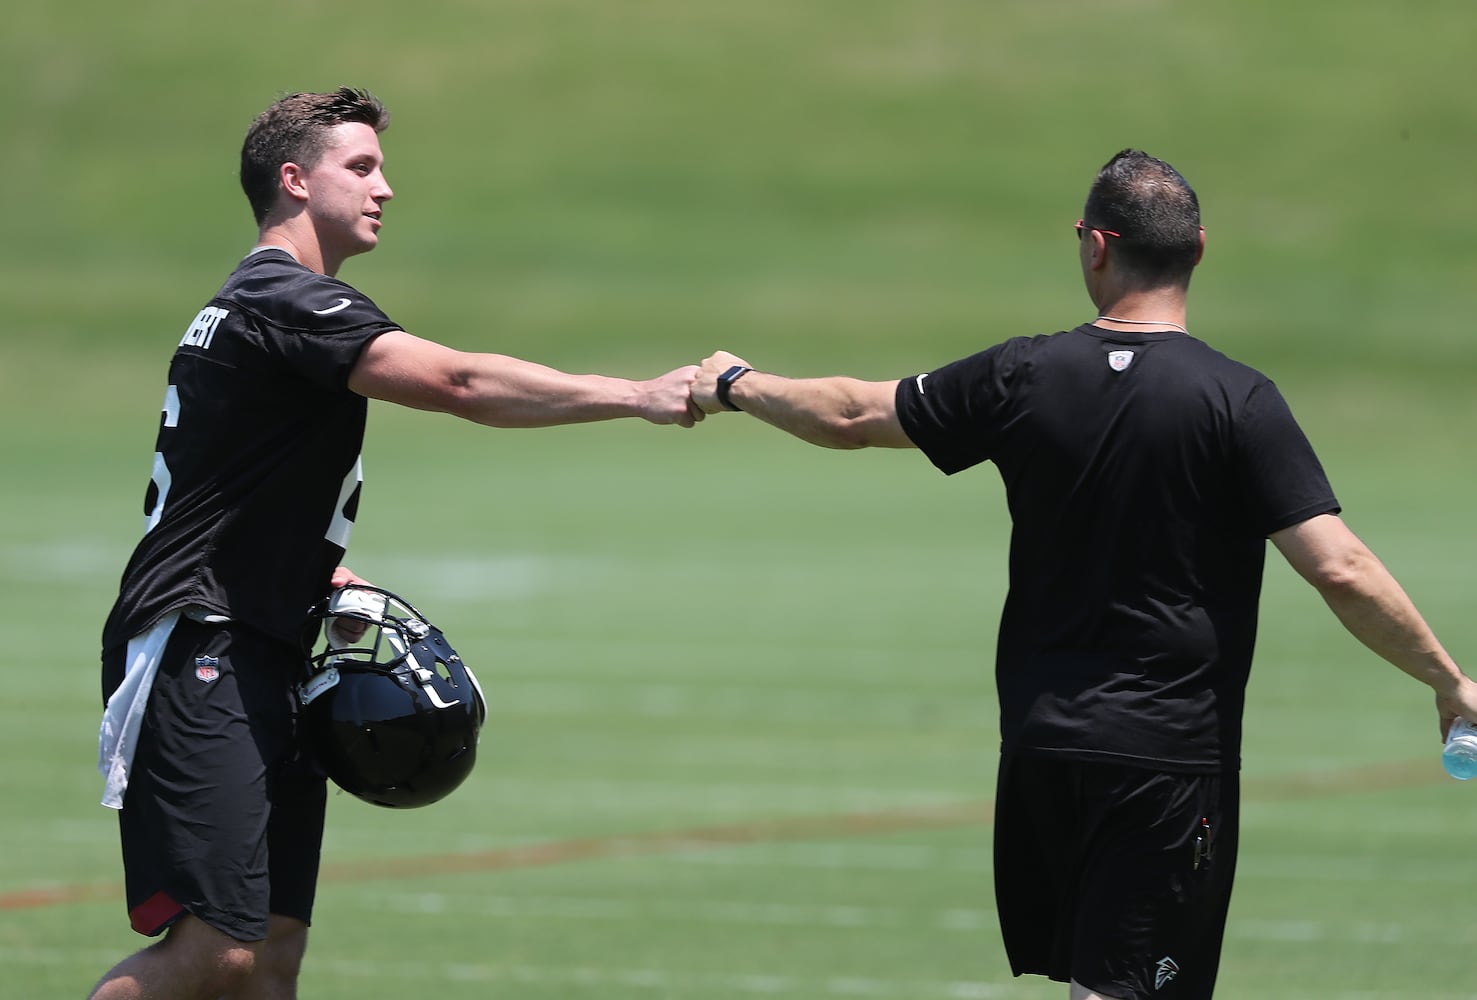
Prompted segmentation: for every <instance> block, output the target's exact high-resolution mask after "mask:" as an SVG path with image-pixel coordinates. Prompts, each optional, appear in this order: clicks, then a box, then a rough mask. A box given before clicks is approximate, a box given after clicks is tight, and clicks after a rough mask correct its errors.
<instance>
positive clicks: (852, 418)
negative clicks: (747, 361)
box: [729, 371, 912, 449]
mask: <svg viewBox="0 0 1477 1000" xmlns="http://www.w3.org/2000/svg"><path fill="white" fill-rule="evenodd" d="M895 392H896V383H892V382H864V381H862V380H860V379H854V378H846V377H843V376H835V377H831V378H811V379H790V378H782V377H780V376H778V375H771V374H769V373H768V372H759V371H753V372H749V373H748V374H746V375H744V376H743V377H742V378H740V379H739V380H738V381H736V382H734V383H733V386H732V387H731V388H730V390H729V399H730V401H731V402H732V403H733V404H734V405H735V406H737V407H738V408H739V409H740V410H743V411H744V412H745V413H749V414H751V415H752V416H754V417H755V418H757V419H759V420H762V421H764V422H765V423H766V424H769V425H771V426H773V427H777V428H779V429H780V430H782V431H785V432H786V433H788V434H793V435H794V436H795V437H797V438H800V439H801V440H802V441H808V442H809V443H811V444H814V445H819V446H821V447H823V448H843V449H851V448H876V447H882V448H906V447H911V446H912V442H911V441H910V440H909V439H908V437H907V436H906V434H904V432H903V429H902V426H901V424H899V423H898V419H897V410H896V406H895V404H894V402H893V397H894V394H895Z"/></svg>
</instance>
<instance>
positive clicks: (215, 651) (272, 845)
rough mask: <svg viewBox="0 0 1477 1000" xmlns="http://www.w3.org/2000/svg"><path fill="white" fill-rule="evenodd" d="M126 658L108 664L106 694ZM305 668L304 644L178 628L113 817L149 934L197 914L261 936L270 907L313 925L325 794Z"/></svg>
mask: <svg viewBox="0 0 1477 1000" xmlns="http://www.w3.org/2000/svg"><path fill="white" fill-rule="evenodd" d="M124 655H125V651H124V650H121V649H120V650H117V651H116V652H115V653H112V654H110V655H109V656H108V657H106V658H105V660H104V663H103V677H104V691H105V692H111V690H112V689H113V688H116V687H117V685H118V683H119V681H121V679H122V676H123V658H124ZM301 674H302V654H301V653H300V652H298V651H297V650H296V649H295V648H293V647H292V646H291V645H289V644H286V643H283V642H281V641H279V640H276V639H271V638H269V637H267V636H265V635H263V634H262V633H260V632H257V631H256V630H255V629H252V628H249V627H247V626H245V625H241V624H238V623H228V624H224V625H218V624H202V623H199V622H196V621H192V620H191V619H189V618H186V617H184V616H181V617H180V619H179V622H178V624H177V625H175V627H174V631H173V633H172V634H171V635H170V637H169V641H168V644H167V646H166V647H165V650H164V655H163V658H162V659H161V660H160V663H159V670H158V673H157V675H156V676H155V679H154V687H153V691H152V693H151V695H150V698H149V703H148V710H147V712H146V713H145V715H144V721H143V726H142V730H141V732H140V736H139V741H138V750H137V752H136V755H135V757H134V762H133V768H132V770H131V772H130V775H129V782H128V791H127V793H126V795H125V796H124V799H123V808H122V810H121V811H120V812H119V813H118V822H119V828H120V831H121V833H122V840H123V867H124V874H125V881H126V884H127V900H128V914H129V919H130V921H131V923H132V925H133V929H134V930H136V931H138V932H139V933H140V934H146V935H149V936H153V935H156V934H159V933H161V932H163V931H164V929H165V928H167V927H168V926H169V925H170V924H172V923H174V922H175V921H176V920H178V919H179V918H180V917H181V916H183V915H184V914H185V913H191V914H193V915H195V916H196V917H199V918H200V919H201V920H203V921H205V922H206V923H207V924H210V925H211V926H212V927H215V928H216V929H218V930H220V931H222V932H224V933H226V934H228V935H230V936H231V937H233V938H235V939H236V940H238V941H260V940H263V939H264V938H265V937H266V936H267V919H268V916H269V914H274V913H275V914H280V915H282V916H287V917H294V918H296V919H298V920H302V921H304V922H305V923H306V922H308V921H309V920H310V919H311V917H312V912H313V897H314V894H315V892H316V888H317V882H318V862H319V854H320V850H321V848H322V843H323V820H324V811H325V804H326V802H327V797H328V793H327V783H326V779H325V778H324V777H323V776H322V775H321V773H320V772H319V771H318V770H317V769H316V768H315V767H314V766H312V764H311V762H310V760H308V759H307V758H306V757H305V755H301V754H299V752H298V740H297V735H296V709H295V704H294V699H293V696H292V685H293V683H294V682H295V681H296V680H298V679H299V678H300V677H301Z"/></svg>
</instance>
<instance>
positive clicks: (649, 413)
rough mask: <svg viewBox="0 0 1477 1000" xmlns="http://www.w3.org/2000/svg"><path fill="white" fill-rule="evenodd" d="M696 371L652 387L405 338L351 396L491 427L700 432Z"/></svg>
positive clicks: (368, 359) (366, 358) (381, 351)
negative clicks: (645, 426) (627, 425)
mask: <svg viewBox="0 0 1477 1000" xmlns="http://www.w3.org/2000/svg"><path fill="white" fill-rule="evenodd" d="M696 371H697V369H696V367H695V366H687V367H685V368H679V369H675V370H673V371H670V372H668V373H666V374H665V375H662V376H659V377H657V378H654V379H650V380H648V381H631V380H629V379H623V378H611V377H609V376H605V375H575V374H570V373H569V372H562V371H559V370H558V369H555V368H550V367H548V366H547V365H540V364H536V363H534V362H532V361H524V360H522V359H520V358H512V357H508V356H506V355H502V354H473V353H467V352H464V351H455V350H452V349H450V348H447V347H443V346H441V345H440V344H436V343H433V342H431V341H428V340H422V339H420V338H419V337H413V336H411V335H410V334H408V333H405V332H404V331H394V332H391V333H385V334H381V335H380V336H379V337H377V338H375V339H374V340H373V341H371V342H370V343H369V345H368V346H366V347H365V349H364V352H363V354H362V355H361V356H360V358H359V360H358V362H357V363H356V364H355V366H354V369H353V372H352V373H351V374H350V376H349V388H350V389H352V390H353V391H354V392H357V393H359V394H360V395H362V396H368V397H370V398H371V399H382V400H385V401H386V402H390V403H398V404H399V405H401V406H410V407H414V408H415V409H418V410H432V411H435V412H438V413H450V414H454V415H455V416H458V417H462V418H464V419H466V420H471V421H475V422H476V423H479V424H485V425H487V426H490V427H551V426H554V425H557V424H576V423H588V422H590V421H594V420H613V419H616V418H619V417H642V418H644V419H646V420H649V421H651V422H652V423H659V424H660V423H676V424H681V425H682V426H685V427H690V426H692V423H693V421H694V420H695V419H697V418H699V417H701V413H696V412H694V411H693V409H692V408H691V407H690V399H689V395H688V393H689V388H690V386H691V383H692V376H693V375H694V374H695V373H696Z"/></svg>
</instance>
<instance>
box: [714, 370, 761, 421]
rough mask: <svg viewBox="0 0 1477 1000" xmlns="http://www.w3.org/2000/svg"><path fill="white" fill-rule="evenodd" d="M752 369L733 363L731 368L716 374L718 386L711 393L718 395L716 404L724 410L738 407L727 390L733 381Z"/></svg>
mask: <svg viewBox="0 0 1477 1000" xmlns="http://www.w3.org/2000/svg"><path fill="white" fill-rule="evenodd" d="M753 370H754V369H752V368H749V367H747V366H746V365H734V366H733V367H732V368H730V369H728V371H726V372H724V373H723V374H722V375H719V376H718V386H717V388H716V389H715V390H714V392H713V395H715V396H717V397H718V404H719V405H720V406H722V407H723V408H724V409H725V410H737V409H738V407H737V406H735V405H734V402H733V400H731V399H729V398H728V390H729V389H730V388H732V386H733V384H734V383H735V382H737V381H738V380H739V379H740V378H742V377H743V376H744V375H745V374H747V373H749V372H751V371H753Z"/></svg>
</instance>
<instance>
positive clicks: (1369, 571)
mask: <svg viewBox="0 0 1477 1000" xmlns="http://www.w3.org/2000/svg"><path fill="white" fill-rule="evenodd" d="M1318 589H1319V593H1320V594H1321V595H1322V596H1323V599H1324V601H1326V602H1327V604H1328V606H1329V608H1330V609H1331V610H1332V611H1333V613H1334V615H1335V616H1336V617H1337V618H1338V620H1339V621H1340V622H1341V623H1342V624H1343V626H1344V628H1345V629H1347V630H1348V631H1349V634H1351V635H1352V636H1354V638H1356V639H1358V640H1359V641H1360V642H1361V643H1363V644H1364V645H1365V646H1366V647H1367V648H1368V649H1370V650H1371V651H1372V652H1374V653H1375V654H1376V655H1378V656H1380V657H1381V658H1383V659H1385V660H1387V661H1388V662H1390V663H1392V664H1394V665H1395V666H1396V667H1398V668H1400V670H1402V671H1404V672H1405V673H1407V674H1409V675H1410V676H1411V677H1414V678H1415V679H1416V680H1418V681H1420V682H1421V683H1423V684H1426V685H1427V686H1429V687H1430V688H1431V689H1432V690H1433V691H1435V692H1436V694H1437V695H1438V696H1442V697H1446V696H1449V695H1450V694H1451V692H1452V691H1453V690H1454V689H1455V688H1456V686H1457V685H1458V684H1459V683H1460V682H1461V679H1462V672H1461V669H1460V668H1459V667H1458V666H1457V664H1456V662H1455V661H1453V660H1452V658H1451V656H1450V655H1449V654H1448V653H1447V651H1446V649H1445V648H1443V647H1442V645H1441V642H1440V641H1439V640H1438V639H1437V638H1436V635H1435V633H1434V632H1433V631H1432V630H1431V627H1430V626H1429V625H1428V624H1427V623H1426V620H1425V619H1424V618H1423V617H1422V616H1421V614H1420V612H1419V611H1418V610H1417V609H1416V607H1415V604H1414V603H1413V602H1412V601H1411V599H1410V597H1409V596H1408V595H1407V594H1406V592H1405V590H1404V589H1403V588H1402V587H1401V586H1400V584H1399V583H1398V582H1397V581H1396V580H1395V578H1394V577H1393V576H1391V575H1390V572H1389V571H1388V570H1387V569H1386V568H1385V566H1384V564H1382V563H1381V562H1380V561H1379V560H1378V559H1377V558H1376V557H1375V556H1374V554H1373V553H1370V552H1368V550H1367V549H1366V550H1365V553H1364V554H1363V555H1362V556H1360V557H1359V558H1358V559H1357V560H1356V561H1355V562H1354V563H1353V564H1352V565H1350V566H1349V567H1348V572H1347V573H1346V574H1343V575H1340V576H1337V577H1335V578H1334V580H1333V581H1332V582H1325V583H1324V584H1323V585H1322V586H1320V587H1319V588H1318Z"/></svg>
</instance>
